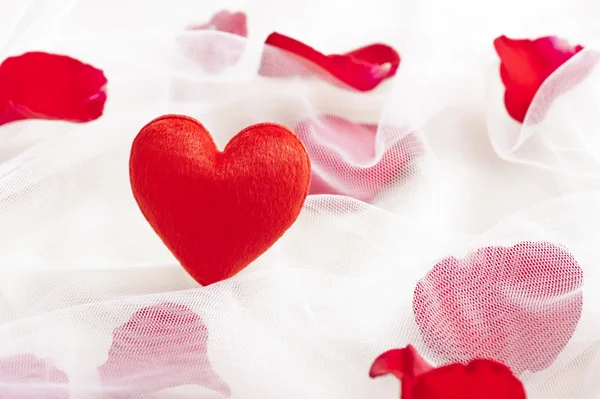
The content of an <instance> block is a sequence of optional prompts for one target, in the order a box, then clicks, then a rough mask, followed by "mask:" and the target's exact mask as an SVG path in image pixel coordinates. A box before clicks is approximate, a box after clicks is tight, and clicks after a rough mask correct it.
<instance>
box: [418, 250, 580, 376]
mask: <svg viewBox="0 0 600 399" xmlns="http://www.w3.org/2000/svg"><path fill="white" fill-rule="evenodd" d="M582 285H583V271H582V269H581V267H580V266H579V264H578V263H577V261H576V260H575V258H574V257H573V255H571V254H570V253H569V252H568V251H567V250H566V249H564V248H562V247H559V246H557V245H554V244H551V243H547V242H522V243H520V244H517V245H515V246H513V247H484V248H481V249H479V250H477V251H476V252H474V253H472V254H470V255H469V256H468V257H466V258H464V259H456V258H454V257H449V258H446V259H443V260H441V261H440V262H438V263H437V264H436V265H435V266H434V267H433V268H432V269H431V270H430V271H429V272H428V273H427V275H426V276H425V277H423V278H422V279H421V280H420V281H419V282H418V283H417V286H416V288H415V294H414V299H413V311H414V314H415V319H416V322H417V325H418V326H419V329H420V331H421V335H422V336H423V339H424V341H425V342H426V343H427V345H428V346H429V347H430V348H431V349H432V350H434V351H435V352H437V353H438V354H440V355H442V356H444V357H445V358H446V359H447V360H448V361H449V362H458V363H465V362H467V361H469V360H471V359H475V358H484V359H493V360H496V361H499V362H502V363H504V364H506V365H507V366H509V367H510V368H511V369H512V370H513V371H514V372H515V373H517V374H520V373H522V372H523V371H525V370H530V371H532V372H536V371H540V370H543V369H545V368H547V367H549V366H550V365H551V364H552V363H553V362H554V360H555V359H556V357H557V356H558V355H559V354H560V352H561V351H562V350H563V348H564V347H565V346H566V345H567V343H568V342H569V340H570V339H571V337H572V335H573V333H574V331H575V328H576V327H577V323H578V322H579V318H580V316H581V311H582V306H583V294H582V290H581V288H582Z"/></svg>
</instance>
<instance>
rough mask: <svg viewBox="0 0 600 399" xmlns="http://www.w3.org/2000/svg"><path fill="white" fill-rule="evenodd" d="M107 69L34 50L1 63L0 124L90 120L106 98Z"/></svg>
mask: <svg viewBox="0 0 600 399" xmlns="http://www.w3.org/2000/svg"><path fill="white" fill-rule="evenodd" d="M106 84H107V80H106V77H105V76H104V73H103V72H102V71H101V70H99V69H97V68H94V67H93V66H91V65H88V64H84V63H83V62H81V61H78V60H76V59H74V58H71V57H67V56H64V55H57V54H48V53H43V52H30V53H25V54H23V55H20V56H16V57H9V58H7V59H6V60H5V61H4V62H3V63H2V64H0V125H3V124H5V123H8V122H12V121H18V120H23V119H59V120H63V121H69V122H89V121H92V120H94V119H97V118H99V117H100V116H101V115H102V113H103V111H104V103H105V102H106Z"/></svg>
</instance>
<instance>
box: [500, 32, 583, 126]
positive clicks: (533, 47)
mask: <svg viewBox="0 0 600 399" xmlns="http://www.w3.org/2000/svg"><path fill="white" fill-rule="evenodd" d="M494 47H495V49H496V52H497V53H498V56H499V57H500V61H501V65H500V76H501V78H502V82H503V84H504V87H505V89H506V92H505V98H504V103H505V106H506V110H507V112H508V113H509V115H510V116H511V117H512V118H514V119H515V120H517V121H518V122H521V123H522V122H523V121H524V120H525V116H526V114H527V110H528V109H529V106H530V105H531V101H532V100H533V98H534V96H535V94H536V92H537V91H538V89H539V88H540V86H541V85H542V83H543V82H544V81H545V80H546V79H547V78H548V77H549V76H550V75H551V74H552V73H553V72H554V71H556V69H558V67H560V66H561V65H562V64H564V63H565V62H566V61H568V60H569V59H570V58H571V57H573V56H574V55H575V54H577V53H578V52H579V51H581V50H582V49H583V47H582V46H571V45H569V44H568V43H567V42H566V41H564V40H562V39H560V38H557V37H554V36H548V37H542V38H539V39H536V40H527V39H519V40H514V39H509V38H507V37H506V36H500V37H498V38H496V39H495V40H494ZM577 82H578V80H574V81H573V83H572V84H571V85H570V87H572V86H573V85H575V84H576V83H577ZM570 87H565V88H564V91H566V90H568V89H569V88H570Z"/></svg>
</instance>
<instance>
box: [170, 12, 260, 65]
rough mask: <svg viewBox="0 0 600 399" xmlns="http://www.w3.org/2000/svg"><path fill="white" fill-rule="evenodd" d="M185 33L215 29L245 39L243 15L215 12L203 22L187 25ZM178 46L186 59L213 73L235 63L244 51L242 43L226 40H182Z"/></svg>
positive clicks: (212, 37) (209, 38)
mask: <svg viewBox="0 0 600 399" xmlns="http://www.w3.org/2000/svg"><path fill="white" fill-rule="evenodd" d="M188 30H191V31H197V30H215V31H219V32H226V33H231V34H233V35H236V36H241V37H247V36H248V26H247V24H246V14H244V13H243V12H230V11H227V10H223V11H220V12H218V13H216V14H215V15H214V16H213V17H212V18H211V20H210V21H208V22H206V23H203V24H200V25H194V26H190V27H189V28H188ZM181 43H182V44H183V46H184V48H185V49H184V51H185V52H186V53H187V54H188V56H189V57H190V58H192V59H193V60H194V61H196V62H197V63H198V64H200V65H201V66H202V67H203V68H204V70H206V71H207V72H209V73H213V74H216V73H219V72H220V71H222V70H223V69H225V68H227V67H229V66H231V65H234V64H236V63H237V62H238V61H239V60H240V59H241V58H242V55H243V53H244V50H245V48H246V44H245V43H244V42H242V41H238V40H235V39H233V38H228V37H215V36H210V37H205V36H200V37H185V38H183V39H182V40H181Z"/></svg>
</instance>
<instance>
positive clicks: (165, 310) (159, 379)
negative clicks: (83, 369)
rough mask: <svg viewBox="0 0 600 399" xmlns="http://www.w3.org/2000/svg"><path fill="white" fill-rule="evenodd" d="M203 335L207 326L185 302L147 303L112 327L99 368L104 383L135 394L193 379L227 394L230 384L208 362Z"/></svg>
mask: <svg viewBox="0 0 600 399" xmlns="http://www.w3.org/2000/svg"><path fill="white" fill-rule="evenodd" d="M207 341H208V330H207V328H206V326H205V325H204V323H203V322H202V320H201V319H200V316H198V315H197V314H196V313H194V312H193V311H191V310H190V309H189V308H187V307H186V306H183V305H177V304H173V303H163V304H160V305H155V306H149V307H145V308H142V309H140V310H138V311H137V312H135V313H134V314H133V315H132V316H131V318H130V319H129V321H128V322H127V323H125V324H123V325H122V326H120V327H118V328H117V329H115V331H114V333H113V342H112V346H111V348H110V350H109V353H108V360H107V361H106V363H104V364H103V365H102V366H100V367H99V368H98V374H99V376H100V379H101V381H102V382H103V383H104V384H105V385H110V386H111V387H113V388H115V389H117V390H118V388H119V387H123V388H124V389H126V390H127V392H128V393H131V392H133V391H135V393H136V394H137V395H146V394H149V393H151V392H155V391H159V390H162V389H166V388H170V387H177V386H180V385H190V384H194V385H200V386H203V387H206V388H209V389H211V390H213V391H216V392H218V393H221V394H223V395H225V396H227V397H229V396H230V395H231V390H230V388H229V386H228V385H227V384H226V383H225V382H224V381H223V380H222V379H221V377H219V375H218V374H217V373H216V372H215V371H214V370H213V368H212V366H211V364H210V361H209V358H208V353H207ZM134 396H135V395H134Z"/></svg>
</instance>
